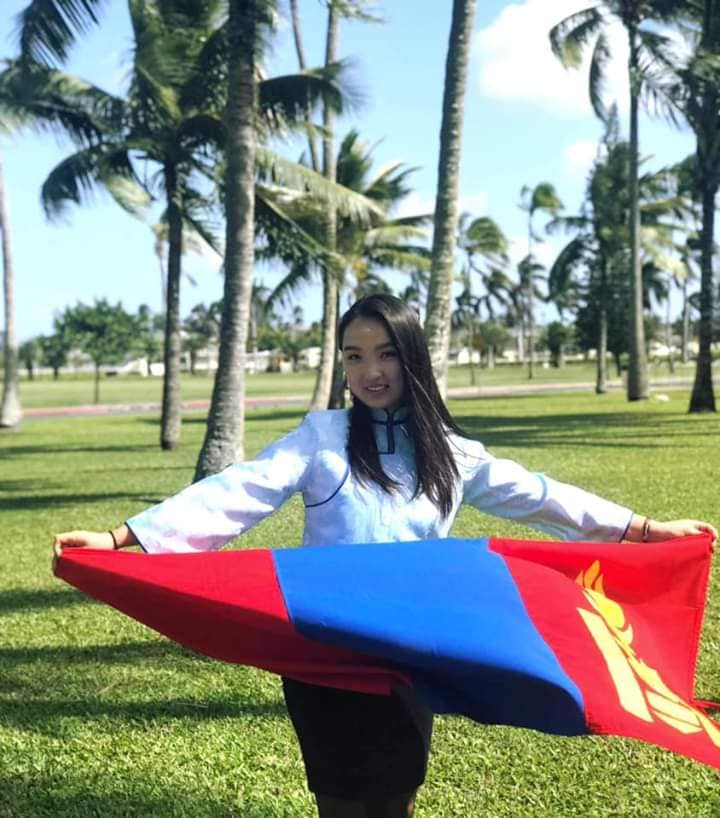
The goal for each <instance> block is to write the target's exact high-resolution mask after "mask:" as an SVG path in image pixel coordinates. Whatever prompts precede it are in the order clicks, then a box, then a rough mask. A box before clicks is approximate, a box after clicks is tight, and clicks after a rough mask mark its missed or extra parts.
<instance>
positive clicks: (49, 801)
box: [0, 774, 299, 818]
mask: <svg viewBox="0 0 720 818" xmlns="http://www.w3.org/2000/svg"><path fill="white" fill-rule="evenodd" d="M100 783H101V782H100ZM153 789H155V791H156V792H157V790H160V792H159V793H158V794H157V795H155V794H153V795H150V794H149V793H147V792H143V791H142V790H139V791H133V783H132V781H130V782H126V785H125V786H123V789H122V790H121V791H115V792H113V791H110V792H106V793H101V794H99V793H97V792H93V785H92V783H91V782H82V783H81V784H78V783H77V782H74V781H73V782H70V783H68V784H67V785H66V786H65V787H63V786H62V783H61V782H60V781H58V777H57V776H48V777H47V778H44V777H43V776H42V775H39V774H35V775H33V776H32V777H31V778H30V777H28V778H18V777H12V778H11V777H8V776H2V777H0V816H2V818H6V816H7V818H174V817H175V816H177V817H178V818H187V816H193V818H211V817H212V818H284V817H285V816H290V815H299V813H297V812H293V813H288V812H285V811H283V812H281V813H280V812H278V808H277V805H276V804H272V803H270V802H268V803H267V804H264V805H261V806H258V805H253V806H248V805H247V804H243V805H235V804H231V803H223V802H222V801H221V800H218V799H215V800H213V801H209V800H208V799H207V798H203V797H201V796H199V795H197V794H195V793H193V794H190V793H184V792H182V791H178V790H177V788H173V789H172V791H170V790H169V789H168V788H167V787H165V788H163V787H162V786H158V784H157V782H155V783H154V784H153ZM163 789H167V791H166V792H163Z"/></svg>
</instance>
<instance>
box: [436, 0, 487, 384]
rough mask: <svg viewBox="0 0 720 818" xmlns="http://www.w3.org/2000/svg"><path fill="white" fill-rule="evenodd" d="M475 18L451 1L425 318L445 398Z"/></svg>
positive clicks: (464, 2)
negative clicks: (462, 159) (468, 85)
mask: <svg viewBox="0 0 720 818" xmlns="http://www.w3.org/2000/svg"><path fill="white" fill-rule="evenodd" d="M474 16H475V0H453V11H452V22H451V24H450V38H449V42H448V50H447V61H446V63H445V87H444V91H443V107H442V124H441V126H440V152H439V158H438V183H437V195H436V199H435V229H434V231H433V248H432V269H431V272H430V284H429V288H428V301H427V315H426V318H425V334H426V335H427V339H428V344H429V346H430V355H431V358H432V365H433V371H434V372H435V378H436V379H437V382H438V387H439V389H440V392H441V394H442V395H443V396H444V395H445V393H446V391H447V371H448V353H449V350H450V313H451V311H452V286H453V280H454V277H455V252H454V251H455V244H456V241H457V225H458V191H459V186H460V140H461V136H462V123H463V113H464V101H465V85H466V79H467V71H468V63H469V60H470V39H471V34H472V26H473V18H474Z"/></svg>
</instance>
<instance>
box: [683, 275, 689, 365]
mask: <svg viewBox="0 0 720 818" xmlns="http://www.w3.org/2000/svg"><path fill="white" fill-rule="evenodd" d="M682 294H683V302H682V353H681V360H682V362H683V363H684V364H686V363H687V362H688V361H689V360H690V354H689V346H690V304H689V302H688V282H687V278H685V279H683V285H682Z"/></svg>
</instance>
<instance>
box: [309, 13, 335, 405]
mask: <svg viewBox="0 0 720 818" xmlns="http://www.w3.org/2000/svg"><path fill="white" fill-rule="evenodd" d="M339 29H340V14H339V9H338V5H337V4H336V3H334V2H328V17H327V32H326V36H325V64H326V65H329V64H330V63H333V62H335V61H336V59H337V49H338V37H339ZM334 124H335V117H334V115H333V111H332V110H331V108H330V107H329V106H327V105H325V106H323V129H324V133H323V140H322V171H323V175H324V176H325V177H326V178H327V179H328V180H329V181H331V182H334V181H336V179H337V164H336V158H335V144H334V141H335V135H334ZM323 225H324V230H323V233H324V235H323V244H324V245H325V248H326V250H327V252H328V253H329V254H331V256H332V254H334V253H335V247H336V244H337V213H336V211H335V209H334V208H333V207H327V208H326V209H325V213H324V214H323ZM322 275H323V312H322V315H323V318H322V343H321V345H320V369H319V371H318V377H317V380H316V382H315V390H314V392H313V396H312V400H311V401H310V408H311V409H327V408H328V406H329V405H330V403H331V395H332V383H333V377H334V374H335V370H336V368H337V365H338V363H339V362H338V353H337V349H336V345H335V338H336V328H337V322H338V317H339V313H340V289H339V287H338V271H337V269H336V268H335V265H334V264H333V261H332V259H331V260H330V261H329V263H328V264H326V265H325V266H324V268H323V274H322Z"/></svg>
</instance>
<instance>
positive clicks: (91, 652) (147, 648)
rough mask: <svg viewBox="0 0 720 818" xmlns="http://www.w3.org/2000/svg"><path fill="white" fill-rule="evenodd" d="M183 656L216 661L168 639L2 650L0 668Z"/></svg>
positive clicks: (55, 665) (174, 658)
mask: <svg viewBox="0 0 720 818" xmlns="http://www.w3.org/2000/svg"><path fill="white" fill-rule="evenodd" d="M78 597H80V600H84V601H87V602H94V600H91V599H90V598H89V597H83V596H81V595H80V594H78ZM95 604H100V603H95ZM183 656H187V657H191V658H193V659H196V660H203V661H207V662H210V661H213V660H211V659H205V657H203V656H200V655H199V654H197V653H194V652H193V651H190V650H187V649H186V648H183V647H181V646H180V645H178V644H177V643H175V642H171V641H170V640H169V639H157V640H153V641H152V642H149V641H142V642H119V643H117V644H110V645H84V646H77V647H68V646H65V645H63V646H60V647H57V646H52V647H37V648H25V647H19V648H0V667H3V668H4V669H5V671H7V672H9V671H10V670H11V667H12V666H13V665H17V664H26V663H31V662H48V663H50V664H52V665H53V666H54V667H60V666H62V665H70V664H78V663H87V662H100V663H102V664H109V665H115V664H119V665H124V664H133V663H136V662H137V661H138V660H148V659H168V658H172V659H173V660H174V661H177V660H178V659H181V658H182V657H183Z"/></svg>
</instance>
